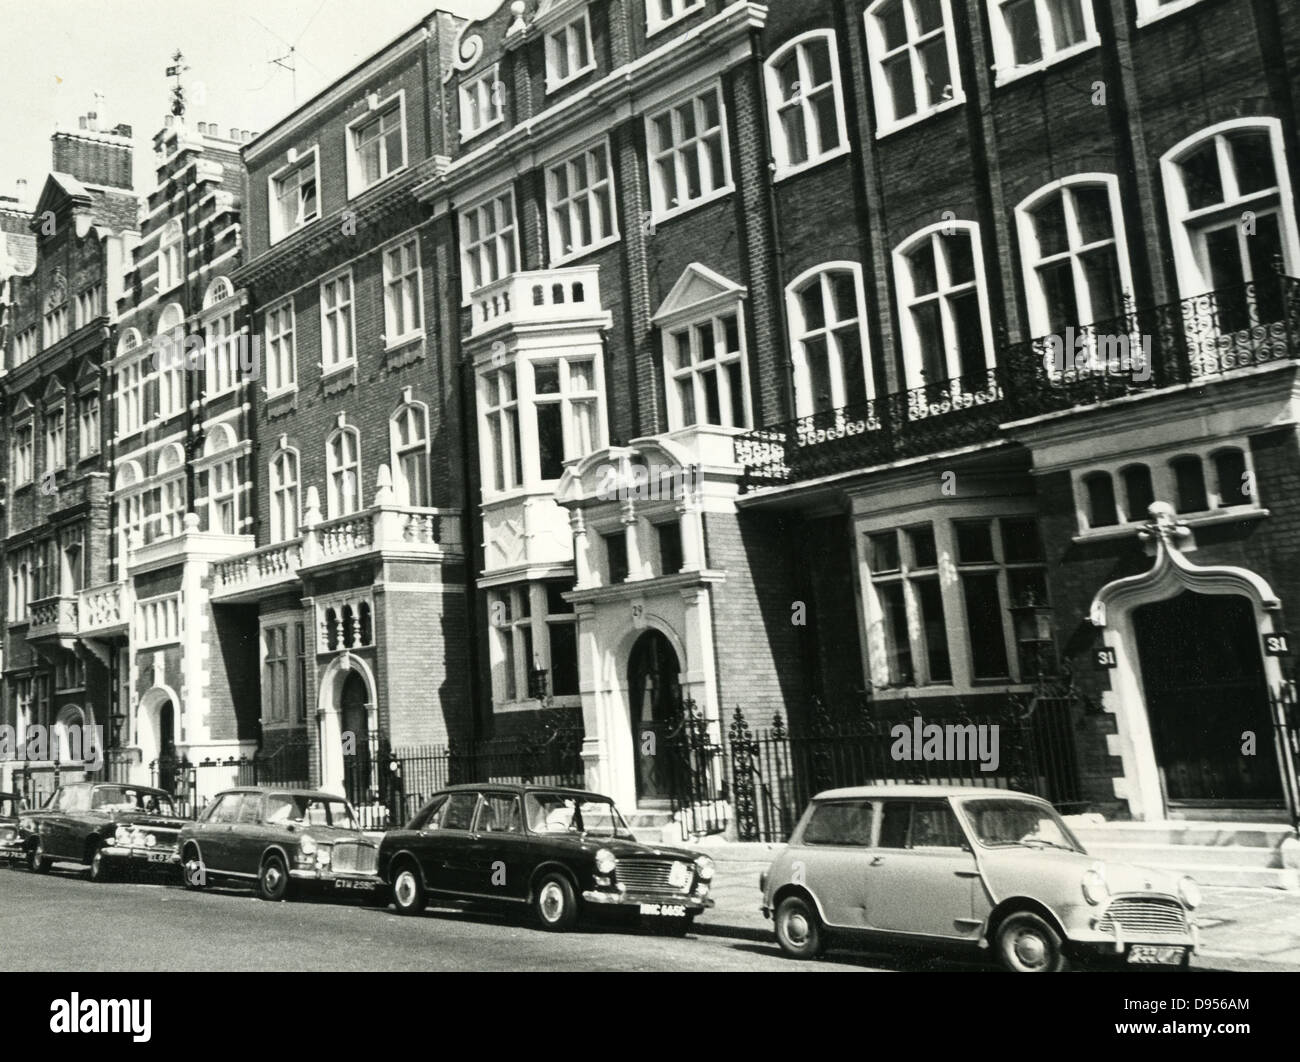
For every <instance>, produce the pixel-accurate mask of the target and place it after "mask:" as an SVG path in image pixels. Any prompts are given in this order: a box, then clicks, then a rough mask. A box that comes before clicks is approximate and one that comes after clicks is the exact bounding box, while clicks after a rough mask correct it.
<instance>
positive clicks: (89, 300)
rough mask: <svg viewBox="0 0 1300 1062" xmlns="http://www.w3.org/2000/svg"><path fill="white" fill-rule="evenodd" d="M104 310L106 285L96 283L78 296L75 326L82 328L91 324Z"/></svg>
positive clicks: (74, 319)
mask: <svg viewBox="0 0 1300 1062" xmlns="http://www.w3.org/2000/svg"><path fill="white" fill-rule="evenodd" d="M103 312H104V285H102V284H96V285H94V286H93V287H90V288H87V289H86V290H85V291H83V292H82V293H81V294H80V295H78V296H77V306H76V313H75V315H74V318H73V325H72V327H73V328H82V327H84V326H85V325H88V324H90V322H91V321H93V320H94V319H95V318H96V317H99V316H100V315H101V314H102V313H103Z"/></svg>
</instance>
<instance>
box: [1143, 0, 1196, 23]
mask: <svg viewBox="0 0 1300 1062" xmlns="http://www.w3.org/2000/svg"><path fill="white" fill-rule="evenodd" d="M1200 2H1201V0H1137V24H1138V25H1139V26H1145V25H1146V24H1147V23H1148V22H1154V21H1155V20H1156V19H1158V18H1164V17H1165V16H1166V15H1172V14H1174V13H1176V12H1178V11H1185V10H1187V8H1189V7H1192V6H1193V5H1194V4H1199V3H1200Z"/></svg>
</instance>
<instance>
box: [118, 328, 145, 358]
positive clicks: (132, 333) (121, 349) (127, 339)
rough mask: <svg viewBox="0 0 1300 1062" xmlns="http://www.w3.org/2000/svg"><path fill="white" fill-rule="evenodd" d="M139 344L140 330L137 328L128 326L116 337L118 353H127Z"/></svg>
mask: <svg viewBox="0 0 1300 1062" xmlns="http://www.w3.org/2000/svg"><path fill="white" fill-rule="evenodd" d="M139 345H140V330H139V329H138V328H128V329H126V330H125V331H123V332H122V334H121V335H119V336H118V337H117V353H118V355H119V356H120V355H122V354H129V353H130V352H131V351H133V350H135V348H136V347H138V346H139Z"/></svg>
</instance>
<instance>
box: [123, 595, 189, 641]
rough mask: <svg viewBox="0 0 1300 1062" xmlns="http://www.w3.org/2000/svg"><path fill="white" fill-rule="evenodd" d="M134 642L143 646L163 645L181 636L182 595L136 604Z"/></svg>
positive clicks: (151, 599)
mask: <svg viewBox="0 0 1300 1062" xmlns="http://www.w3.org/2000/svg"><path fill="white" fill-rule="evenodd" d="M135 619H136V628H135V636H134V640H136V641H138V642H139V643H140V644H141V645H163V644H165V643H167V642H174V641H176V640H177V639H179V638H180V636H181V595H180V594H166V595H164V596H162V597H154V598H150V599H149V600H147V601H137V602H136V611H135Z"/></svg>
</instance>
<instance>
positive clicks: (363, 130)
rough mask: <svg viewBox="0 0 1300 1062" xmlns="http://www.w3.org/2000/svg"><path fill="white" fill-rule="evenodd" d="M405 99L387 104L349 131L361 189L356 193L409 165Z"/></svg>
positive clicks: (397, 99) (357, 180) (358, 188)
mask: <svg viewBox="0 0 1300 1062" xmlns="http://www.w3.org/2000/svg"><path fill="white" fill-rule="evenodd" d="M403 109H404V108H403V102H402V97H401V96H398V97H397V98H396V99H394V100H392V101H390V102H389V103H386V104H385V105H384V106H382V107H381V108H379V110H377V111H376V112H375V113H374V114H372V115H369V116H367V117H365V118H362V119H361V120H359V121H358V122H356V123H355V124H353V125H352V126H351V127H350V129H349V134H350V137H351V144H352V165H353V168H354V169H353V172H354V173H355V175H356V182H357V187H356V188H355V190H353V192H352V194H353V195H355V194H356V193H357V192H359V191H362V190H363V189H366V188H369V187H370V186H371V185H372V184H378V183H379V182H380V181H382V180H383V179H384V178H386V177H388V176H390V175H391V174H394V173H396V172H397V171H398V170H400V169H402V167H404V166H405V165H406V130H405V128H404V124H403Z"/></svg>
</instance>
